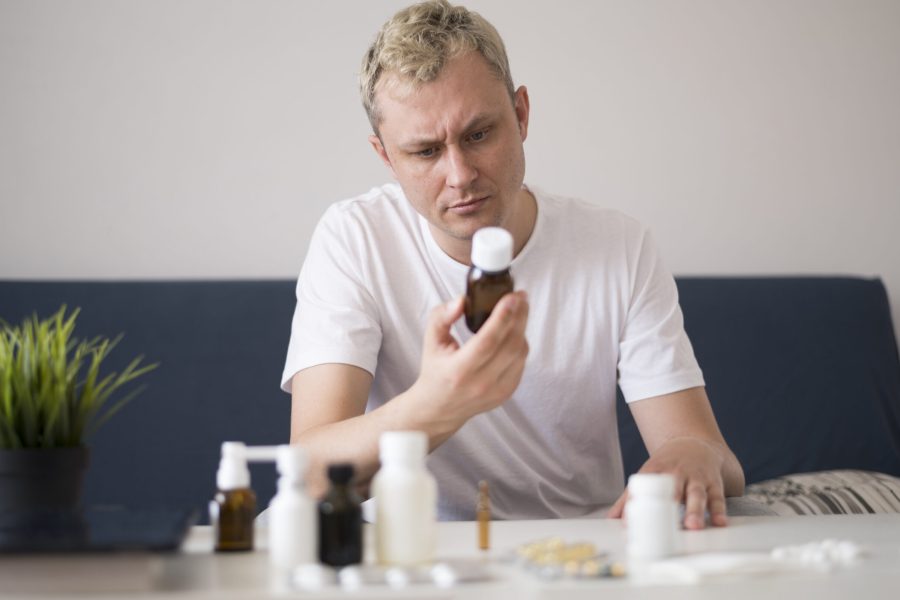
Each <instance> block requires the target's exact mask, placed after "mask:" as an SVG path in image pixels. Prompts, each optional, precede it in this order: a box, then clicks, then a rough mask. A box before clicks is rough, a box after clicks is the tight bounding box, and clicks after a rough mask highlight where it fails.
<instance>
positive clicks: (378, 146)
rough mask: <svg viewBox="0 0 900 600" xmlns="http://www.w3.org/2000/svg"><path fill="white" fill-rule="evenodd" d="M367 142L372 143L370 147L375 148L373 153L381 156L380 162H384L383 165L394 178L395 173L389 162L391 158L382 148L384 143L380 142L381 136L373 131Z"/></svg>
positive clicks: (395, 176)
mask: <svg viewBox="0 0 900 600" xmlns="http://www.w3.org/2000/svg"><path fill="white" fill-rule="evenodd" d="M369 143H370V144H372V148H373V149H374V150H375V153H376V154H378V156H379V158H381V162H383V163H384V166H386V167H387V168H388V170H390V172H391V175H392V176H393V177H394V179H396V178H397V174H396V173H394V165H392V164H391V159H390V157H389V156H388V153H387V150H385V149H384V144H382V143H381V138H380V137H378V136H377V135H375V134H374V133H373V134H372V135H370V136H369Z"/></svg>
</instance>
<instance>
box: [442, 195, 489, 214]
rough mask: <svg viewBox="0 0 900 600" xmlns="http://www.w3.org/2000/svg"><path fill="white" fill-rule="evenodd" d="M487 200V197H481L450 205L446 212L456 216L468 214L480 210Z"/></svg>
mask: <svg viewBox="0 0 900 600" xmlns="http://www.w3.org/2000/svg"><path fill="white" fill-rule="evenodd" d="M488 198H489V196H483V197H481V198H471V199H468V200H463V201H461V202H457V203H456V204H453V205H451V206H450V207H449V208H448V210H449V211H451V212H453V213H456V214H458V215H465V214H469V213H472V212H475V211H477V210H478V209H480V208H481V207H482V205H484V203H485V202H486V201H487V199H488Z"/></svg>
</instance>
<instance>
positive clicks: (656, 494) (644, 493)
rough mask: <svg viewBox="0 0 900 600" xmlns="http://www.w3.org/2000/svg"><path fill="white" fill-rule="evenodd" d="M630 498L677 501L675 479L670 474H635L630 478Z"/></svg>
mask: <svg viewBox="0 0 900 600" xmlns="http://www.w3.org/2000/svg"><path fill="white" fill-rule="evenodd" d="M628 495H629V497H642V498H643V497H648V496H649V497H653V498H663V499H666V500H672V501H674V500H675V477H674V476H672V475H670V474H668V473H635V474H634V475H632V476H630V477H629V478H628Z"/></svg>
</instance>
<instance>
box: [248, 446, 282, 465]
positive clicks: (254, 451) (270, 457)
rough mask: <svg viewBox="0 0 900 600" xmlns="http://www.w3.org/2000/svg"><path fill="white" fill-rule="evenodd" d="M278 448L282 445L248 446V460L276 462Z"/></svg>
mask: <svg viewBox="0 0 900 600" xmlns="http://www.w3.org/2000/svg"><path fill="white" fill-rule="evenodd" d="M278 448H280V446H247V447H246V457H247V461H248V462H275V461H276V460H278Z"/></svg>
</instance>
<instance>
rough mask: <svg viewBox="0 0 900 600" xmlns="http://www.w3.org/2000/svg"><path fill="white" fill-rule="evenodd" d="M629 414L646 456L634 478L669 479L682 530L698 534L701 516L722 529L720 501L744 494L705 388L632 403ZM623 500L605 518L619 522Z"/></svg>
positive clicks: (741, 473)
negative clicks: (680, 513)
mask: <svg viewBox="0 0 900 600" xmlns="http://www.w3.org/2000/svg"><path fill="white" fill-rule="evenodd" d="M629 408H630V409H631V414H632V415H633V416H634V420H635V423H637V426H638V429H639V430H640V432H641V437H642V438H643V440H644V444H645V445H646V446H647V452H648V453H649V454H650V458H649V459H648V460H647V462H645V463H644V465H643V466H642V467H641V469H640V471H639V472H641V473H671V474H672V475H674V476H675V486H676V496H677V499H678V501H679V502H683V503H684V505H685V511H684V526H685V527H686V528H687V529H702V528H703V526H704V512H705V511H707V510H708V511H709V517H710V522H711V523H712V524H713V525H717V526H723V525H726V524H727V519H726V515H725V497H726V496H740V495H742V494H743V493H744V471H743V469H742V468H741V465H740V463H739V462H738V460H737V457H735V455H734V453H733V452H732V451H731V449H730V448H729V447H728V444H726V443H725V439H724V438H723V437H722V433H721V432H720V431H719V426H718V424H717V423H716V419H715V417H714V416H713V412H712V408H711V407H710V405H709V398H708V397H707V395H706V388H703V387H695V388H690V389H687V390H682V391H680V392H675V393H672V394H666V395H664V396H656V397H653V398H647V399H644V400H637V401H635V402H632V403H630V404H629ZM626 498H627V491H626V493H623V494H622V496H620V497H619V499H618V500H617V501H616V503H615V504H614V505H613V507H612V508H611V509H610V510H609V513H608V515H607V516H609V517H613V518H619V517H621V516H622V512H623V509H624V506H625V500H626Z"/></svg>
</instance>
